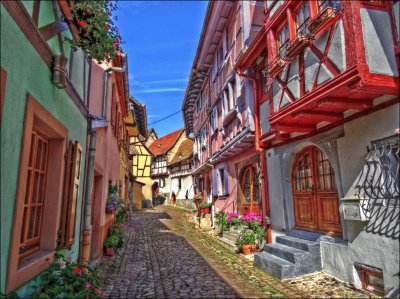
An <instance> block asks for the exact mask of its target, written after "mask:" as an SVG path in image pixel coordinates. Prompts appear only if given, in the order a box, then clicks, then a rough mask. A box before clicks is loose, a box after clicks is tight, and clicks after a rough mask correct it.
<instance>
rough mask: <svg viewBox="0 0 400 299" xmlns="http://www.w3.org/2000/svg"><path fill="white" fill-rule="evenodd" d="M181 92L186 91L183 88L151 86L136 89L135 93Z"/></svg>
mask: <svg viewBox="0 0 400 299" xmlns="http://www.w3.org/2000/svg"><path fill="white" fill-rule="evenodd" d="M178 91H179V92H181V91H186V89H183V88H152V89H144V90H138V91H136V92H135V93H159V92H178Z"/></svg>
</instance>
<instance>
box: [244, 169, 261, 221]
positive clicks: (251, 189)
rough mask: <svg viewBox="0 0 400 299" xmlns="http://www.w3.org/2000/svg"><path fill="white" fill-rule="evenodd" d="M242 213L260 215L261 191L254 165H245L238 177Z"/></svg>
mask: <svg viewBox="0 0 400 299" xmlns="http://www.w3.org/2000/svg"><path fill="white" fill-rule="evenodd" d="M240 188H241V196H240V197H241V204H242V213H243V215H247V214H250V213H253V212H255V213H256V215H261V193H260V180H259V176H258V172H257V169H256V167H254V165H249V166H247V167H246V168H245V169H244V170H243V172H242V176H241V179H240Z"/></svg>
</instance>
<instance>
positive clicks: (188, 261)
mask: <svg viewBox="0 0 400 299" xmlns="http://www.w3.org/2000/svg"><path fill="white" fill-rule="evenodd" d="M191 215H193V214H190V213H189V212H187V211H185V210H182V209H177V208H173V207H169V206H162V207H157V208H156V209H154V210H153V209H150V210H145V211H141V212H135V213H134V214H133V216H132V217H131V218H130V219H129V220H128V222H127V234H128V239H127V242H126V243H125V245H124V247H123V248H121V249H120V250H119V251H118V253H117V254H116V255H115V256H112V257H103V258H102V259H101V261H100V262H99V264H98V266H97V269H99V272H100V275H101V277H102V280H103V283H104V289H105V291H106V292H107V294H109V297H110V298H139V297H140V298H267V297H284V298H304V297H320V296H321V293H319V296H318V295H317V296H315V295H316V294H318V293H315V294H313V293H314V292H313V291H312V288H308V289H306V291H307V292H305V291H303V290H302V288H299V286H301V285H302V283H301V282H299V281H297V282H296V283H294V284H293V281H291V282H281V281H279V280H276V279H275V278H273V277H271V276H269V275H268V274H266V273H264V272H263V271H261V270H259V269H257V268H255V267H254V266H253V264H252V262H250V261H249V260H247V259H245V258H244V257H242V256H240V255H237V254H234V253H231V252H229V251H227V250H226V249H225V248H223V247H222V246H221V245H220V244H218V243H217V241H216V240H215V238H214V237H213V236H210V235H208V234H206V233H201V232H199V231H197V230H195V229H194V228H193V226H192V225H191V223H190V222H189V221H188V217H191ZM327 291H328V290H327ZM343 294H347V293H341V295H343ZM355 294H356V295H360V294H358V293H355ZM313 295H314V296H313ZM363 295H364V297H366V294H365V293H363ZM327 297H331V296H327ZM333 297H334V296H333ZM348 297H349V298H350V297H351V298H352V297H358V298H361V297H362V296H355V295H354V294H353V296H350V294H349V296H348Z"/></svg>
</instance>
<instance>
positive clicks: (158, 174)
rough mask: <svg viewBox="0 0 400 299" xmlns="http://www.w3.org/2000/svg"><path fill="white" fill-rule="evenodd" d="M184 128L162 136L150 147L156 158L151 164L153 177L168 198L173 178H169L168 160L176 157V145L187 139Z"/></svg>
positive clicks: (161, 191) (161, 192) (162, 193)
mask: <svg viewBox="0 0 400 299" xmlns="http://www.w3.org/2000/svg"><path fill="white" fill-rule="evenodd" d="M184 132H185V131H184V129H179V130H176V131H174V132H172V133H170V134H168V135H165V136H163V137H160V138H158V139H156V140H154V141H153V143H152V144H150V146H149V149H150V151H151V153H152V154H153V156H154V158H153V161H152V164H151V178H152V179H153V181H157V182H158V187H159V188H160V189H159V192H160V195H163V196H164V197H166V198H167V199H168V198H169V194H170V189H171V187H170V184H171V180H170V178H169V171H168V168H167V166H168V162H169V161H170V160H171V159H172V158H173V157H174V155H175V151H176V150H173V148H174V147H176V146H179V145H180V144H181V142H182V141H183V140H184V139H185V136H184Z"/></svg>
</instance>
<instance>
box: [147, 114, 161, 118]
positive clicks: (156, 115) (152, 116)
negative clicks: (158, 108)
mask: <svg viewBox="0 0 400 299" xmlns="http://www.w3.org/2000/svg"><path fill="white" fill-rule="evenodd" d="M161 116H163V115H161V114H151V115H147V118H155V117H161Z"/></svg>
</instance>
